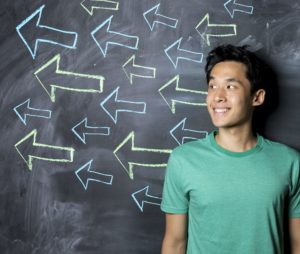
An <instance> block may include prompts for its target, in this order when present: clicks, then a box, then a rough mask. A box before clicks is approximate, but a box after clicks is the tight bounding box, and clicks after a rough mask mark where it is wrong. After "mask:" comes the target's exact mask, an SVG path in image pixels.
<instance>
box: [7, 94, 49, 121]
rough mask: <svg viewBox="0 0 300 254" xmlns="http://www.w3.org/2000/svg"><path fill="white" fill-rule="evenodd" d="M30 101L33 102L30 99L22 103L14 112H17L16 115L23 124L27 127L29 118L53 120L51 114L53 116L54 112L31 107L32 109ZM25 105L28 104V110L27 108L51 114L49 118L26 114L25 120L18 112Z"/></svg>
mask: <svg viewBox="0 0 300 254" xmlns="http://www.w3.org/2000/svg"><path fill="white" fill-rule="evenodd" d="M30 101H31V100H30V98H28V99H27V100H25V101H24V102H22V103H20V104H19V105H17V106H15V107H14V108H13V110H14V111H15V113H16V114H17V116H18V117H19V118H20V120H21V121H22V123H23V124H25V125H27V116H32V117H39V118H46V119H51V114H52V111H51V110H47V109H37V108H31V107H30ZM24 104H27V107H26V108H27V109H28V110H33V111H39V112H45V113H49V116H41V115H35V114H29V113H25V114H24V118H23V117H22V116H21V115H20V113H19V112H18V110H17V108H19V107H21V106H23V105H24Z"/></svg>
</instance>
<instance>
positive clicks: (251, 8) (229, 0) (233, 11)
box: [224, 0, 254, 19]
mask: <svg viewBox="0 0 300 254" xmlns="http://www.w3.org/2000/svg"><path fill="white" fill-rule="evenodd" d="M232 1H233V4H234V5H236V6H242V7H245V8H248V9H250V11H243V10H241V9H233V10H232V13H231V12H230V10H229V9H228V8H227V5H228V4H229V3H230V2H232ZM224 7H225V9H226V11H227V12H228V13H229V15H230V17H231V18H232V19H233V18H234V13H235V12H242V13H246V14H250V15H251V14H253V10H254V7H253V6H251V5H245V4H240V3H236V0H228V1H227V2H226V3H224Z"/></svg>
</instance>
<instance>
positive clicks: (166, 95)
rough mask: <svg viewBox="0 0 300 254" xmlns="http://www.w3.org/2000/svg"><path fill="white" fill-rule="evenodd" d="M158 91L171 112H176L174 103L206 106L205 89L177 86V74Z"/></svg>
mask: <svg viewBox="0 0 300 254" xmlns="http://www.w3.org/2000/svg"><path fill="white" fill-rule="evenodd" d="M158 92H159V93H160V95H161V96H162V98H163V99H164V101H165V102H166V103H167V105H168V106H169V108H170V109H171V111H172V113H173V114H175V113H176V104H177V103H181V104H187V105H192V106H206V103H205V101H206V95H207V92H205V91H197V90H189V89H184V88H180V87H179V75H176V76H175V77H174V78H172V79H171V80H170V81H168V82H167V83H166V84H165V85H163V86H162V87H161V88H160V89H159V90H158Z"/></svg>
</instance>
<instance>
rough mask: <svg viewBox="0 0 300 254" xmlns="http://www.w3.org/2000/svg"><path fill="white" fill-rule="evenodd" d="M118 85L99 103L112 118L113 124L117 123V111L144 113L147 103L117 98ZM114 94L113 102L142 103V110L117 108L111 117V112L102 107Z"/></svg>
mask: <svg viewBox="0 0 300 254" xmlns="http://www.w3.org/2000/svg"><path fill="white" fill-rule="evenodd" d="M119 88H120V87H119V86H118V87H117V88H116V89H115V90H113V92H111V93H110V94H109V95H108V96H107V97H106V98H105V99H104V100H103V101H102V102H101V103H100V106H101V108H102V109H103V110H104V111H105V112H106V113H107V114H108V116H109V117H110V118H111V119H112V120H113V122H114V123H115V124H117V122H118V113H119V112H129V113H135V114H146V107H147V104H146V103H145V102H133V101H125V100H118V94H119ZM114 95H115V99H114V102H117V103H118V102H121V103H128V104H135V105H144V107H143V108H144V109H143V111H142V112H137V111H133V110H128V109H117V110H116V111H115V116H114V117H113V116H112V115H111V113H110V112H109V111H108V110H107V109H106V108H105V107H104V104H105V103H106V102H107V101H109V100H110V98H111V97H113V96H114Z"/></svg>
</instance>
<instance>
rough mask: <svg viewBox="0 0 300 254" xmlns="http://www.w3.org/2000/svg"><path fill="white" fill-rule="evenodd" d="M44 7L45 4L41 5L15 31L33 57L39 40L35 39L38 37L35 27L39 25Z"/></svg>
mask: <svg viewBox="0 0 300 254" xmlns="http://www.w3.org/2000/svg"><path fill="white" fill-rule="evenodd" d="M44 7H45V5H42V6H41V7H40V8H39V9H37V10H36V11H35V12H34V13H32V14H31V15H30V16H29V17H28V18H26V19H25V20H24V21H23V22H22V23H20V24H19V25H18V26H17V27H16V30H17V33H18V34H19V36H20V37H21V39H22V41H23V42H24V43H25V45H26V47H27V49H28V50H29V52H30V54H31V56H32V58H33V59H35V57H36V53H37V47H38V42H39V40H38V39H36V38H38V36H37V32H38V31H37V27H38V26H39V23H40V19H41V16H42V12H43V9H44Z"/></svg>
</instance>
